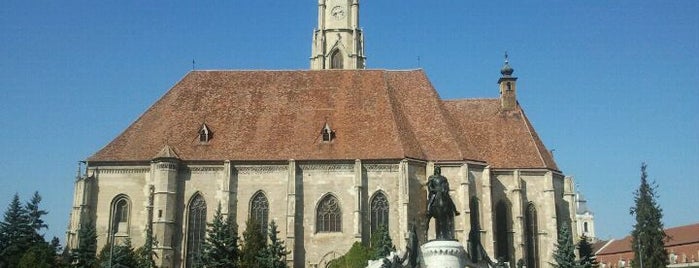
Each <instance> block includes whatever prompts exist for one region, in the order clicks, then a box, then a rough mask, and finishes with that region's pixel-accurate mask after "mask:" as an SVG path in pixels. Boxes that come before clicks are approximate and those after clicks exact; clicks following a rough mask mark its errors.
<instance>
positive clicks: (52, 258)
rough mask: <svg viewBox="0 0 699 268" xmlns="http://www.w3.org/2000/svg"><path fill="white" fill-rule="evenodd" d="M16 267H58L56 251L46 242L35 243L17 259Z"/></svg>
mask: <svg viewBox="0 0 699 268" xmlns="http://www.w3.org/2000/svg"><path fill="white" fill-rule="evenodd" d="M17 267H18V268H53V267H58V263H57V259H56V251H55V250H54V248H53V247H52V246H51V245H49V244H48V243H46V242H39V243H35V244H34V246H32V247H31V248H29V249H28V250H27V251H26V252H25V253H24V254H23V255H22V258H21V259H20V260H19V263H18V265H17Z"/></svg>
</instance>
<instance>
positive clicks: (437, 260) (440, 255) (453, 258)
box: [420, 241, 466, 268]
mask: <svg viewBox="0 0 699 268" xmlns="http://www.w3.org/2000/svg"><path fill="white" fill-rule="evenodd" d="M420 251H421V252H422V259H423V261H424V263H423V267H426V268H438V267H439V268H463V267H464V266H466V250H464V247H463V246H461V243H459V242H458V241H430V242H427V243H425V244H424V245H422V246H421V247H420Z"/></svg>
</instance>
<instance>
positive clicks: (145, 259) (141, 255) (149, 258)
mask: <svg viewBox="0 0 699 268" xmlns="http://www.w3.org/2000/svg"><path fill="white" fill-rule="evenodd" d="M156 246H158V241H157V240H155V237H154V236H153V231H152V230H150V228H148V229H146V241H145V242H144V243H143V246H141V247H139V248H137V249H136V250H134V255H135V257H136V261H137V262H138V267H139V268H153V267H155V257H157V256H158V254H156V253H155V251H154V250H153V247H156Z"/></svg>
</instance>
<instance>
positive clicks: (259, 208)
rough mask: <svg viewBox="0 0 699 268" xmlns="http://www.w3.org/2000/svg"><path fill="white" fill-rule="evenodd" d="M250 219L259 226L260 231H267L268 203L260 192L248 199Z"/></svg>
mask: <svg viewBox="0 0 699 268" xmlns="http://www.w3.org/2000/svg"><path fill="white" fill-rule="evenodd" d="M250 218H252V220H253V221H255V222H258V223H259V224H260V229H261V230H263V231H266V230H267V223H268V222H267V221H268V219H269V201H267V196H265V194H264V193H263V192H262V191H258V192H257V193H255V195H253V196H252V199H250Z"/></svg>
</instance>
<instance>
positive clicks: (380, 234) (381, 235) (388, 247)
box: [369, 225, 396, 260]
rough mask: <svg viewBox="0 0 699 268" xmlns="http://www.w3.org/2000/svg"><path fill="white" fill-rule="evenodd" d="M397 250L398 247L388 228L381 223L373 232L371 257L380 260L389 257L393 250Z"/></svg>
mask: <svg viewBox="0 0 699 268" xmlns="http://www.w3.org/2000/svg"><path fill="white" fill-rule="evenodd" d="M393 251H396V247H395V246H394V245H393V240H391V236H390V235H389V234H388V228H386V226H384V225H381V226H379V228H378V229H377V230H376V231H374V233H373V234H371V245H370V251H369V252H370V256H369V257H370V258H371V260H378V259H382V258H385V257H387V256H388V255H389V254H391V252H393Z"/></svg>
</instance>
